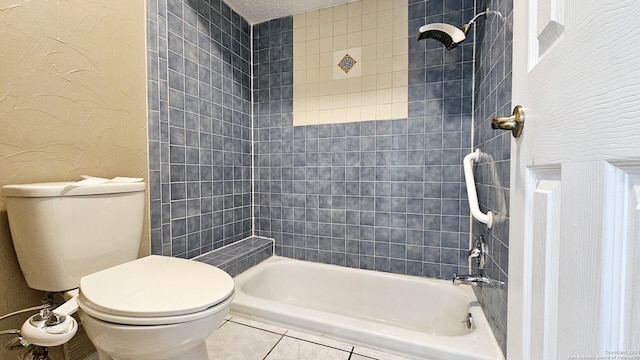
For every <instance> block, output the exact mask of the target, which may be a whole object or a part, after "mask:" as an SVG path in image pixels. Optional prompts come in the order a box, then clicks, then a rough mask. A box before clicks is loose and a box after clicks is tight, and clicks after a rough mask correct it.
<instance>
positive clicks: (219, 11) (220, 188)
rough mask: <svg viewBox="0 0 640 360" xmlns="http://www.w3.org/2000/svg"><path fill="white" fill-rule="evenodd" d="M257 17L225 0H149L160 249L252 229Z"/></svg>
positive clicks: (186, 252)
mask: <svg viewBox="0 0 640 360" xmlns="http://www.w3.org/2000/svg"><path fill="white" fill-rule="evenodd" d="M249 32H250V28H249V25H248V23H247V22H246V21H245V20H244V19H243V18H242V17H240V16H239V15H238V14H237V13H235V12H234V11H232V10H231V9H230V8H229V7H228V6H227V5H226V4H225V3H224V2H221V1H220V0H210V1H209V0H207V1H204V0H189V1H181V0H148V1H147V43H148V45H147V46H148V52H147V58H148V65H147V72H148V94H149V95H148V103H149V169H150V176H149V178H150V181H149V182H150V184H149V186H150V191H149V194H150V197H151V199H150V203H151V209H150V212H151V244H152V249H151V251H152V253H154V254H163V255H170V256H177V257H187V258H191V257H194V256H197V255H200V254H202V253H205V252H208V251H210V250H212V249H214V248H219V247H221V246H224V245H227V244H229V243H232V242H234V241H237V240H240V239H243V238H246V237H248V236H249V235H250V234H251V216H252V215H251V202H252V200H251V91H250V87H251V74H250V63H249V59H250V58H251V56H250V55H251V50H250V35H249Z"/></svg>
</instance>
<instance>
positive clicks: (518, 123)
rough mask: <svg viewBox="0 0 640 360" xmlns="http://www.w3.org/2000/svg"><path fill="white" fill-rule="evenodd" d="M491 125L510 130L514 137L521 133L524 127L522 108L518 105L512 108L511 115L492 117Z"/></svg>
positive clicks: (495, 127)
mask: <svg viewBox="0 0 640 360" xmlns="http://www.w3.org/2000/svg"><path fill="white" fill-rule="evenodd" d="M491 127H492V128H494V129H502V130H511V134H513V137H514V138H519V137H520V135H522V128H524V108H523V107H522V106H520V105H518V106H516V107H515V108H513V115H511V116H509V117H501V118H493V120H492V121H491Z"/></svg>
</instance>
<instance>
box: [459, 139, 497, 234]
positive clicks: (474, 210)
mask: <svg viewBox="0 0 640 360" xmlns="http://www.w3.org/2000/svg"><path fill="white" fill-rule="evenodd" d="M478 159H480V149H476V151H474V152H471V153H469V154H467V156H465V157H464V160H463V161H462V164H463V165H464V180H465V182H466V184H467V196H468V197H469V209H470V210H471V216H473V218H474V219H476V220H478V221H480V222H481V223H483V224H487V227H488V228H489V229H491V227H492V226H493V213H492V212H491V211H487V213H486V214H485V213H483V212H482V211H480V205H479V203H478V194H477V193H476V181H475V179H474V177H473V162H474V161H475V162H478Z"/></svg>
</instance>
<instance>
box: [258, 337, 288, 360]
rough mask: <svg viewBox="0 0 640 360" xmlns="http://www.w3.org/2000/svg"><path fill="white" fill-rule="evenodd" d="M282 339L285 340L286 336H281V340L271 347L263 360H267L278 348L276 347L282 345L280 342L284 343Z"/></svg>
mask: <svg viewBox="0 0 640 360" xmlns="http://www.w3.org/2000/svg"><path fill="white" fill-rule="evenodd" d="M282 339H284V334H282V336H280V339H278V341H277V342H276V343H275V344H274V345H273V346H272V347H271V349H270V350H269V352H268V353H267V354H266V355H265V356H264V357H263V358H262V360H266V359H267V357H269V354H271V352H272V351H273V349H275V348H276V346H278V344H280V342H281V341H282Z"/></svg>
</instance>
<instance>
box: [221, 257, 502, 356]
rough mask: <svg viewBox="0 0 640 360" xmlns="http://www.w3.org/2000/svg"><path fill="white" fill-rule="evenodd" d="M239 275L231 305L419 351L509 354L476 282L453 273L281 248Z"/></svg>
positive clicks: (256, 315) (282, 320)
mask: <svg viewBox="0 0 640 360" xmlns="http://www.w3.org/2000/svg"><path fill="white" fill-rule="evenodd" d="M235 282H236V295H235V298H234V300H233V303H232V304H231V311H232V312H235V313H237V314H240V315H244V316H247V317H250V318H256V319H262V320H266V321H267V322H272V323H276V324H281V325H285V326H292V327H295V328H300V329H307V330H311V331H314V332H319V333H323V334H327V335H329V336H332V337H336V338H340V339H344V340H348V341H353V342H356V343H360V344H365V345H370V346H373V347H377V348H382V349H387V350H390V351H392V352H396V353H401V354H404V355H405V356H411V357H414V358H416V359H425V360H426V359H429V360H431V359H442V360H445V359H446V360H454V359H458V360H479V359H491V360H493V359H504V357H503V356H502V352H501V350H500V347H499V346H498V344H497V342H496V340H495V338H494V337H493V333H492V332H491V329H490V327H489V324H488V323H487V319H486V318H485V316H484V313H483V312H482V309H481V308H480V306H479V304H478V303H477V300H476V297H475V295H474V294H473V291H472V290H471V288H469V287H467V286H454V285H452V284H451V282H450V281H444V280H435V279H427V278H421V277H413V276H405V275H394V274H388V273H382V272H377V271H368V270H358V269H350V268H345V267H340V266H334V265H325V264H317V263H311V262H307V261H299V260H292V259H288V258H281V257H276V256H274V257H272V258H269V259H267V260H265V261H263V262H262V263H260V264H258V265H256V266H254V267H253V268H251V269H249V270H247V271H245V272H244V273H242V274H240V275H238V276H236V277H235ZM467 313H471V314H472V316H473V326H472V328H471V330H468V329H467V327H466V325H465V324H464V323H463V320H464V319H465V318H466V315H467Z"/></svg>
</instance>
